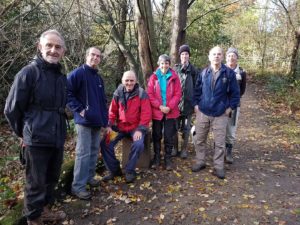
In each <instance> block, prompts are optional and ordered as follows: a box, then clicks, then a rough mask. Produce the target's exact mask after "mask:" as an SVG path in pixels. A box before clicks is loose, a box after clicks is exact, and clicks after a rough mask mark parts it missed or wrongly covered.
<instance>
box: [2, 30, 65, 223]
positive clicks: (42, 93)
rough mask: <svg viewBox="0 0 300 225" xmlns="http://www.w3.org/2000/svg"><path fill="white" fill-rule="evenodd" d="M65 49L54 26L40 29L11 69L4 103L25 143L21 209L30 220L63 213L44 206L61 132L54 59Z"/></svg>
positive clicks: (55, 173)
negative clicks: (26, 59)
mask: <svg viewBox="0 0 300 225" xmlns="http://www.w3.org/2000/svg"><path fill="white" fill-rule="evenodd" d="M65 49H66V47H65V42H64V39H63V37H62V36H61V34H60V33H59V32H58V31H56V30H48V31H45V32H44V33H43V34H42V35H41V37H40V39H39V43H38V50H39V52H38V54H37V56H36V57H35V59H34V60H33V61H32V62H31V63H29V64H28V65H27V66H25V67H23V68H22V69H21V71H20V72H19V73H18V74H17V75H16V77H15V80H14V83H13V85H12V87H11V89H10V92H9V95H8V97H7V99H6V104H5V109H4V114H5V116H6V118H7V120H8V122H9V124H10V126H11V128H12V129H13V131H14V132H15V133H16V135H17V136H18V137H20V138H21V139H22V143H23V146H24V148H25V152H24V158H25V165H26V166H25V179H26V181H25V195H24V213H25V216H26V218H27V223H28V224H31V225H41V224H44V221H52V222H57V221H58V220H62V219H64V218H65V216H66V214H65V213H64V212H62V211H58V212H53V211H51V210H50V208H49V206H50V205H51V204H52V203H53V202H54V195H53V192H54V187H55V185H56V184H57V182H58V179H59V175H60V169H61V164H62V161H63V146H64V142H65V136H66V118H65V111H64V109H65V105H66V77H65V75H64V74H62V73H61V65H60V64H59V61H60V59H61V58H62V57H63V55H64V52H65Z"/></svg>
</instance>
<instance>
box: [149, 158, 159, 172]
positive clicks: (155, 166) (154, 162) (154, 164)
mask: <svg viewBox="0 0 300 225" xmlns="http://www.w3.org/2000/svg"><path fill="white" fill-rule="evenodd" d="M159 166H160V159H157V158H154V159H153V160H152V161H151V169H154V170H155V169H158V168H159Z"/></svg>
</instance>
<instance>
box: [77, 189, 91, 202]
mask: <svg viewBox="0 0 300 225" xmlns="http://www.w3.org/2000/svg"><path fill="white" fill-rule="evenodd" d="M72 194H73V195H74V196H76V197H77V198H79V199H82V200H89V199H90V198H91V197H92V195H91V192H89V191H80V192H74V191H72Z"/></svg>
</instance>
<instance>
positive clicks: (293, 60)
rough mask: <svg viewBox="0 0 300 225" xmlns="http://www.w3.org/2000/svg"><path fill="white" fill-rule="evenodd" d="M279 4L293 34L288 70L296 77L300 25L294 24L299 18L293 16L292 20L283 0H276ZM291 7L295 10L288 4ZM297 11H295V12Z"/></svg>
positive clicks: (299, 45)
mask: <svg viewBox="0 0 300 225" xmlns="http://www.w3.org/2000/svg"><path fill="white" fill-rule="evenodd" d="M278 2H279V4H280V5H281V7H282V8H283V10H284V12H285V14H286V17H287V21H288V23H289V25H290V27H291V28H292V33H293V36H294V44H293V49H292V56H291V63H290V70H289V74H290V75H291V76H292V77H293V78H294V79H296V72H297V67H298V61H299V48H300V26H299V27H296V26H295V25H294V24H299V23H300V19H299V18H295V19H296V20H297V21H296V22H293V19H292V15H291V14H292V13H291V11H290V10H289V8H288V7H287V6H286V4H285V2H284V1H282V0H278ZM273 3H274V4H277V1H273ZM295 4H297V2H295ZM290 8H291V9H294V10H295V9H296V11H297V7H295V5H294V6H290ZM296 13H297V12H296Z"/></svg>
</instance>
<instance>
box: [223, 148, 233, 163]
mask: <svg viewBox="0 0 300 225" xmlns="http://www.w3.org/2000/svg"><path fill="white" fill-rule="evenodd" d="M225 162H226V163H227V164H232V163H233V157H232V144H226V149H225Z"/></svg>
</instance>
